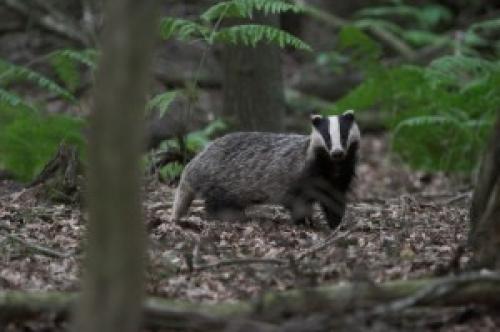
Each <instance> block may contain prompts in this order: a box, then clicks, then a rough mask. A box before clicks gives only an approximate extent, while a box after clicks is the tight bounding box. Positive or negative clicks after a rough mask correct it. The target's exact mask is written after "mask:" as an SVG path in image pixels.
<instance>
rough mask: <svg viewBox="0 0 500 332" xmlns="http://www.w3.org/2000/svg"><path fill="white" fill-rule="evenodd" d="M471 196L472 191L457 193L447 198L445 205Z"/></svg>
mask: <svg viewBox="0 0 500 332" xmlns="http://www.w3.org/2000/svg"><path fill="white" fill-rule="evenodd" d="M471 197H472V192H471V191H469V192H465V193H460V194H458V195H456V196H455V197H451V198H449V199H447V200H446V201H444V202H443V205H450V204H453V203H456V202H458V201H461V200H462V199H465V198H471Z"/></svg>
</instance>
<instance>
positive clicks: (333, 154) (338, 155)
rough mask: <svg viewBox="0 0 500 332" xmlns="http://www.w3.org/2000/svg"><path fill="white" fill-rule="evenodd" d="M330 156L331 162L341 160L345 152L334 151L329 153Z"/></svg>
mask: <svg viewBox="0 0 500 332" xmlns="http://www.w3.org/2000/svg"><path fill="white" fill-rule="evenodd" d="M330 156H331V157H332V159H333V160H342V159H344V158H345V151H344V150H341V149H336V150H333V151H332V152H331V153H330Z"/></svg>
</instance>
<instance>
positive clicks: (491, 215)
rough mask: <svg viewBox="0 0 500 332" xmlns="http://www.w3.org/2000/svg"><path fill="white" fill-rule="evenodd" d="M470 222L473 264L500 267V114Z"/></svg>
mask: <svg viewBox="0 0 500 332" xmlns="http://www.w3.org/2000/svg"><path fill="white" fill-rule="evenodd" d="M499 113H500V112H499ZM470 223H471V231H470V234H469V242H470V244H471V245H472V247H473V250H474V264H476V265H478V266H482V267H500V265H499V264H500V114H499V117H498V119H497V122H496V125H495V127H494V128H493V133H492V135H491V139H490V142H489V145H488V150H487V151H486V153H485V155H484V158H483V160H482V163H481V167H480V171H479V177H478V181H477V184H476V188H475V191H474V196H473V198H472V205H471V209H470Z"/></svg>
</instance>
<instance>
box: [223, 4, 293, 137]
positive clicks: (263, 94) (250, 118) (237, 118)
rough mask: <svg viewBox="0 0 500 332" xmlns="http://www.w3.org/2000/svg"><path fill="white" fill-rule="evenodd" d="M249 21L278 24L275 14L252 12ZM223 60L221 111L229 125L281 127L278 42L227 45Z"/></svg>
mask: <svg viewBox="0 0 500 332" xmlns="http://www.w3.org/2000/svg"><path fill="white" fill-rule="evenodd" d="M239 23H242V22H241V21H239ZM252 23H256V24H266V25H272V26H276V27H278V26H279V24H278V23H279V17H278V16H265V15H264V14H262V13H255V14H254V20H253V21H252ZM223 60H224V63H223V67H224V107H223V112H222V113H223V117H224V118H225V120H226V121H227V122H228V123H229V125H230V126H231V127H232V128H233V129H235V130H248V131H251V130H258V131H283V128H284V125H283V119H284V115H285V102H284V93H283V77H282V73H281V57H280V50H279V48H278V46H275V45H269V44H265V43H260V44H258V45H257V46H256V47H255V48H253V47H246V46H241V45H227V46H225V47H224V50H223Z"/></svg>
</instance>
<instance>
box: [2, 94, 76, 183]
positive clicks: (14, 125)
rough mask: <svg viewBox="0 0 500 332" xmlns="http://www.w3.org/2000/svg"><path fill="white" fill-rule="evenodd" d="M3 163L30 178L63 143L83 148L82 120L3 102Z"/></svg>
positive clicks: (27, 178) (25, 179)
mask: <svg viewBox="0 0 500 332" xmlns="http://www.w3.org/2000/svg"><path fill="white" fill-rule="evenodd" d="M1 118H3V119H7V120H8V121H6V122H2V124H1V125H0V165H2V167H4V168H6V169H8V170H9V171H11V172H13V173H14V174H15V175H16V176H17V177H18V178H19V179H20V180H23V181H29V180H31V179H32V178H33V177H34V176H36V175H37V174H38V173H39V172H40V171H41V170H42V168H43V167H44V166H45V164H46V163H47V162H48V161H49V160H50V159H51V158H52V157H53V156H54V154H55V153H56V151H57V149H58V147H59V145H60V144H61V143H62V142H65V143H68V144H74V145H76V146H79V147H80V148H81V147H83V138H82V135H81V129H82V122H81V121H80V120H78V119H75V118H72V117H69V116H62V115H42V114H41V113H40V112H37V111H34V110H24V111H20V110H19V109H18V108H13V107H12V106H10V105H8V104H5V103H3V104H2V103H0V119H1Z"/></svg>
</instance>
